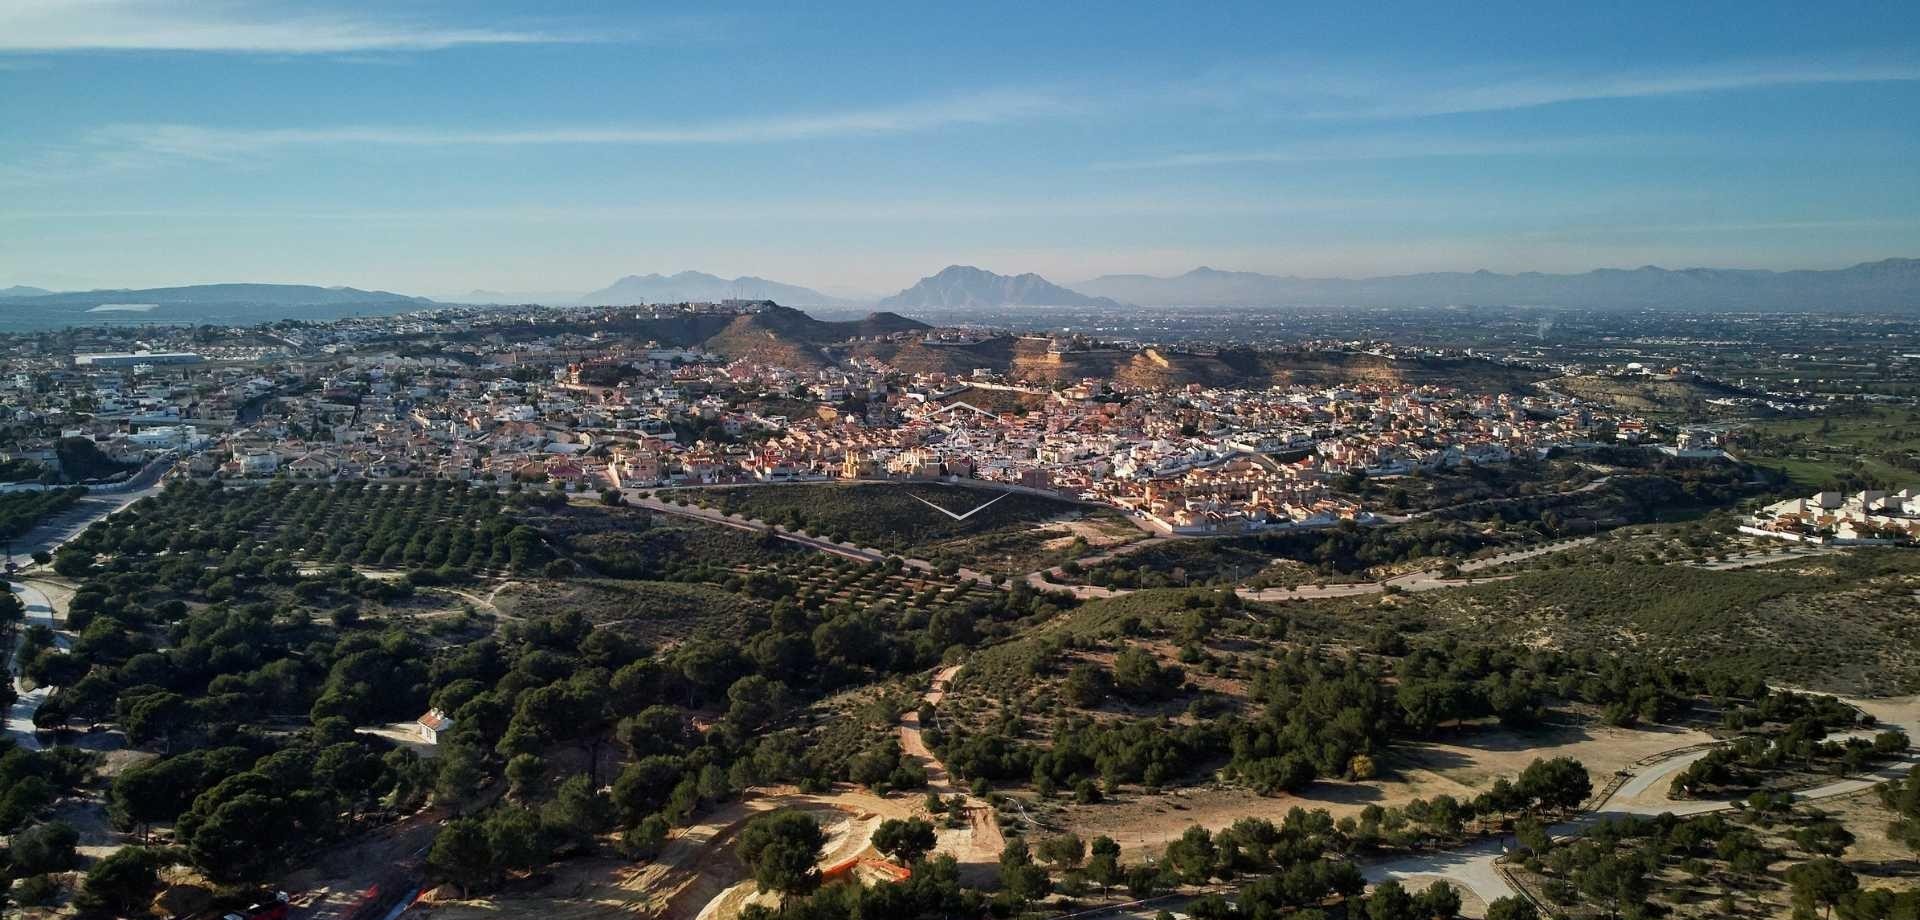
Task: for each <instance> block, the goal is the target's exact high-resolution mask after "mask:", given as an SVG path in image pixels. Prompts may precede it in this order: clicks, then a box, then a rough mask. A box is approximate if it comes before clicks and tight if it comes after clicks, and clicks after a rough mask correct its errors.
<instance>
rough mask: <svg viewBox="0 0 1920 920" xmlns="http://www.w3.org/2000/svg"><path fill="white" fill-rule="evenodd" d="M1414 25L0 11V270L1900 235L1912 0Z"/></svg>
mask: <svg viewBox="0 0 1920 920" xmlns="http://www.w3.org/2000/svg"><path fill="white" fill-rule="evenodd" d="M1447 6H1449V5H1448V4H1433V3H1418V4H1407V5H1401V6H1395V5H1377V6H1376V5H1370V4H1351V3H1347V4H1338V5H1327V6H1306V5H1293V4H1280V3H1249V4H1227V3H1218V4H1170V3H1165V2H1160V3H1140V4H1131V3H1103V4H1066V3H1061V4H1049V3H1032V2H1025V3H1017V4H1014V3H1009V4H998V3H967V4H937V5H936V4H902V3H897V2H895V3H871V4H832V3H817V4H794V3H770V4H765V5H753V4H725V5H723V4H686V5H677V6H669V5H664V4H662V5H643V4H634V3H570V4H531V3H528V4H510V3H490V2H386V3H366V4H348V3H285V2H239V0H193V2H171V0H0V124H4V125H5V126H6V128H5V130H4V131H0V286H4V285H7V284H36V285H41V286H47V287H58V288H73V287H92V286H144V285H157V284H176V283H194V282H204V281H216V280H219V281H233V280H248V281H297V282H309V283H323V284H351V285H355V286H361V287H383V288H388V289H394V290H402V291H407V292H411V293H428V294H448V293H455V292H463V291H466V290H469V289H472V288H488V289H494V290H508V291H554V290H560V291H566V290H585V289H588V288H592V287H598V286H602V285H604V284H607V283H609V282H611V281H612V280H613V279H614V278H615V277H617V276H619V275H623V274H630V273H645V272H649V271H661V272H672V271H678V270H682V269H689V268H691V269H699V270H704V271H709V272H713V273H716V274H722V275H727V276H732V275H737V274H757V275H762V276H765V277H771V278H776V279H779V280H784V281H790V282H795V283H802V284H809V285H814V286H818V287H822V288H829V289H857V290H867V291H878V292H884V291H889V290H892V289H895V288H898V287H901V286H904V285H906V284H908V283H911V282H912V281H913V280H914V279H916V278H918V277H920V276H922V275H925V274H930V273H932V272H933V271H936V270H938V269H939V268H940V267H942V266H944V265H946V264H948V263H952V262H964V263H971V264H977V265H980V266H982V267H986V268H990V269H993V270H997V271H1002V272H1019V271H1038V272H1040V273H1042V274H1045V275H1047V276H1049V277H1050V278H1053V279H1054V280H1057V281H1063V282H1065V281H1073V280H1077V279H1080V278H1085V277H1090V276H1092V275H1096V274H1101V273H1106V272H1119V271H1143V272H1151V273H1155V274H1171V273H1178V272H1182V271H1185V270H1187V269H1190V268H1192V267H1194V266H1197V265H1202V264H1205V265H1211V266H1214V267H1217V268H1233V269H1244V270H1254V271H1268V272H1277V273H1298V274H1304V275H1360V274H1384V273H1395V272H1407V271H1423V270H1436V269H1476V268H1490V269H1494V270H1501V271H1516V270H1542V271H1568V270H1584V269H1587V268H1593V267H1599V266H1635V265H1641V264H1648V263H1653V264H1660V265H1666V266H1669V267H1682V266H1693V265H1711V266H1743V267H1763V268H1797V267H1834V266H1840V265H1846V264H1851V263H1853V262H1857V261H1865V260H1870V259H1878V258H1885V257H1890V256H1920V167H1916V164H1917V163H1920V4H1914V3H1912V2H1905V3H1882V4H1844V3H1842V4H1809V3H1782V4H1769V3H1752V2H1748V3H1727V4H1714V3H1684V4H1676V3H1671V2H1660V3H1634V2H1617V3H1607V4H1577V5H1576V4H1564V5H1562V4H1551V3H1548V4H1542V3H1537V2H1536V3H1516V4H1498V3H1475V4H1459V5H1457V6H1455V8H1452V9H1446V8H1444V7H1447ZM1556 7H1558V8H1557V9H1556Z"/></svg>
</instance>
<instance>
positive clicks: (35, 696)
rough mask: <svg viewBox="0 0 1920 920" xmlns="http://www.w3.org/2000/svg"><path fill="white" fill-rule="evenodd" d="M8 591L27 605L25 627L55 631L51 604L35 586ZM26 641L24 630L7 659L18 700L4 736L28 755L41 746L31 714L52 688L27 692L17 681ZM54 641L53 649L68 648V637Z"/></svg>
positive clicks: (19, 585) (18, 584) (11, 709)
mask: <svg viewBox="0 0 1920 920" xmlns="http://www.w3.org/2000/svg"><path fill="white" fill-rule="evenodd" d="M8 587H10V588H12V589H13V593H14V595H15V596H16V597H18V598H20V602H21V603H23V604H25V605H27V621H26V624H25V625H26V626H45V627H46V628H48V629H53V628H54V626H55V625H56V624H55V622H54V609H53V601H52V600H50V599H49V598H48V597H47V595H46V592H44V591H41V590H40V589H39V588H38V587H35V586H34V585H31V584H26V583H23V582H15V583H13V584H11V585H8ZM26 641H27V635H26V629H24V628H23V629H21V630H20V632H19V635H17V636H15V637H14V640H13V651H12V653H11V654H10V655H9V656H8V659H7V670H8V673H10V674H12V675H14V677H13V689H14V692H16V693H18V694H20V697H19V699H17V700H15V701H14V704H13V705H12V706H10V707H8V708H7V727H6V732H7V737H9V738H11V739H13V741H14V743H16V744H18V745H20V746H21V747H23V748H26V749H27V750H29V751H37V750H40V749H41V747H42V745H41V744H40V739H39V738H38V737H37V736H36V735H35V734H34V726H33V714H34V713H35V712H38V711H39V710H40V704H42V703H44V702H46V701H47V696H48V695H49V694H51V693H52V692H53V688H52V687H35V688H34V689H32V690H28V689H26V685H25V684H24V682H22V681H21V679H20V677H19V674H20V665H21V661H20V648H21V646H22V645H25V644H26ZM53 641H54V645H55V646H56V647H58V648H61V649H65V648H66V647H67V644H68V643H67V637H66V636H63V635H59V634H55V635H54V638H53Z"/></svg>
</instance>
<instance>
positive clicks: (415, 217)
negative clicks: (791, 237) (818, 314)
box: [0, 195, 1458, 225]
mask: <svg viewBox="0 0 1920 920" xmlns="http://www.w3.org/2000/svg"><path fill="white" fill-rule="evenodd" d="M1433 203H1435V202H1434V201H1428V200H1425V199H1408V198H1404V197H1374V196H1342V195H1335V196H1324V197H1309V196H1281V197H1270V198H1260V199H1249V198H1240V197H1224V196H1219V197H1212V198H1194V197H1185V196H1183V197H1178V198H1155V197H1119V198H1115V197H1100V198H1097V199H1081V200H1044V201H1043V200H1034V199H1027V198H1021V199H993V198H981V199H974V198H967V199H887V198H882V199H875V200H871V201H859V200H849V199H842V198H835V199H795V200H788V201H764V200H753V201H714V200H697V201H648V202H645V203H637V204H582V205H577V206H566V205H497V206H494V205H487V206H476V207H453V208H448V207H437V206H435V207H422V208H418V209H409V208H354V207H348V208H285V207H273V208H180V209H172V208H166V209H140V208H135V209H106V210H28V209H14V210H8V211H0V224H5V223H8V222H36V223H38V222H76V223H87V222H93V221H141V220H158V221H179V220H204V221H234V222H239V223H252V222H258V221H268V220H271V221H311V222H316V223H321V222H335V221H337V222H346V223H364V222H369V221H377V222H390V223H396V224H398V223H416V222H417V223H428V224H445V223H447V222H449V221H459V222H490V221H497V222H504V223H511V224H516V225H518V224H529V223H555V224H571V225H577V224H580V223H583V222H594V221H606V222H615V223H622V224H631V223H634V222H641V221H660V222H667V223H673V224H681V223H690V222H692V223H713V224H738V223H764V222H781V223H804V224H826V223H854V224H869V223H894V222H904V223H916V224H917V223H928V222H941V223H967V222H974V221H998V220H1052V219H1068V220H1071V219H1085V220H1105V219H1113V218H1132V217H1140V218H1154V217H1180V216H1209V217H1217V216H1221V215H1255V216H1257V215H1283V214H1284V215H1298V214H1332V213H1339V214H1352V213H1356V212H1369V211H1378V212H1399V211H1401V210H1404V209H1405V208H1407V207H1409V206H1412V205H1419V204H1433ZM1457 203H1458V202H1456V204H1457Z"/></svg>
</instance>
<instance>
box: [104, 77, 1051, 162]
mask: <svg viewBox="0 0 1920 920" xmlns="http://www.w3.org/2000/svg"><path fill="white" fill-rule="evenodd" d="M1065 108H1066V107H1065V105H1064V104H1063V103H1062V102H1061V101H1060V100H1058V99H1056V98H1054V97H1052V96H1049V95H1045V94H1035V93H1025V92H996V93H984V94H975V95H967V96H957V97H950V98H945V99H934V100H925V101H919V102H913V103H906V104H902V105H896V106H888V107H879V108H869V109H853V110H847V111H839V112H816V113H806V114H780V115H768V116H760V117H754V118H739V119H730V120H722V121H711V122H694V123H685V124H658V125H613V126H561V127H539V128H505V129H464V128H411V127H398V126H387V125H361V126H337V127H308V128H226V127H212V126H205V125H181V124H124V125H112V126H109V127H105V128H101V129H99V130H97V131H95V132H94V133H93V134H92V135H91V137H90V138H89V140H90V141H91V143H92V144H93V145H95V146H96V147H99V148H102V149H114V148H118V149H132V150H140V151H145V152H148V153H153V154H161V155H165V156H169V157H183V158H190V159H201V160H237V159H243V158H246V157H249V156H253V155H258V154H263V153H268V152H271V151H275V150H281V149H286V148H293V147H327V146H334V147H337V146H342V145H353V146H392V147H444V148H457V147H475V146H481V147H515V146H531V145H586V144H600V145H625V146H663V145H684V144H753V143H772V142H781V141H804V140H815V139H820V138H830V137H857V136H870V135H887V134H909V133H915V132H920V131H930V130H935V129H939V128H946V127H952V126H958V125H988V124H996V123H1001V122H1007V121H1013V120H1017V119H1022V118H1029V117H1033V116H1037V115H1042V114H1047V113H1055V112H1060V111H1064V110H1065Z"/></svg>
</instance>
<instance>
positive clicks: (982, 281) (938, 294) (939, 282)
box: [880, 265, 1120, 308]
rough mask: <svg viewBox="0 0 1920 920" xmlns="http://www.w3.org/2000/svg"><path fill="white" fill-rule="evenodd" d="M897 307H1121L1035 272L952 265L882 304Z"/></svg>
mask: <svg viewBox="0 0 1920 920" xmlns="http://www.w3.org/2000/svg"><path fill="white" fill-rule="evenodd" d="M880 306H881V307H883V308H895V307H907V308H911V307H1007V306H1021V307H1029V306H1031V307H1116V308H1117V307H1119V306H1120V304H1119V303H1117V302H1115V301H1112V300H1109V299H1107V298H1104V297H1088V296H1087V295H1085V294H1082V293H1080V292H1078V291H1070V290H1068V289H1066V288H1063V287H1061V286H1059V285H1057V284H1054V283H1053V282H1051V281H1048V280H1047V279H1045V278H1042V277H1040V276H1039V275H1036V274H1033V273H1031V272H1029V273H1027V274H1024V275H996V274H994V273H993V272H990V271H986V270H985V269H979V268H974V267H973V266H971V265H949V266H947V267H946V268H944V269H941V270H940V273H939V274H937V275H933V276H930V277H927V278H922V279H920V281H919V283H917V284H915V285H914V286H913V287H910V288H907V289H906V290H904V291H901V292H900V293H898V294H895V295H893V296H892V297H888V298H887V299H885V300H882V301H880Z"/></svg>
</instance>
